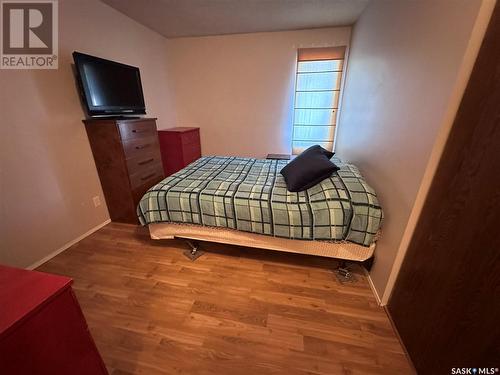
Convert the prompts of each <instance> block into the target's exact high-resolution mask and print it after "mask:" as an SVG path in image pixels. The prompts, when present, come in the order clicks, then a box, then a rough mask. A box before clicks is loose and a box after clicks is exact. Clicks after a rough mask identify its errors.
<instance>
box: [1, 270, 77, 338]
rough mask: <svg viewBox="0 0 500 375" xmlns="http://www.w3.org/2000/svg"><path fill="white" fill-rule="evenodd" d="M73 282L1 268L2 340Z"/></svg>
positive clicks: (33, 272)
mask: <svg viewBox="0 0 500 375" xmlns="http://www.w3.org/2000/svg"><path fill="white" fill-rule="evenodd" d="M71 282H72V280H71V279H70V278H69V277H64V276H58V275H51V274H48V273H42V272H37V271H27V270H22V269H18V268H13V267H7V266H2V265H0V306H1V307H0V336H1V335H2V334H4V333H5V332H7V331H8V330H9V328H11V327H13V326H14V325H15V324H16V323H17V322H19V321H20V320H22V319H23V318H24V317H25V316H27V315H29V314H30V313H31V312H32V311H34V310H35V309H36V308H37V307H38V306H40V305H42V304H44V303H45V302H46V301H47V300H49V299H50V298H51V297H52V296H53V295H55V294H57V293H58V292H59V291H60V290H63V289H65V288H67V287H69V286H70V285H71Z"/></svg>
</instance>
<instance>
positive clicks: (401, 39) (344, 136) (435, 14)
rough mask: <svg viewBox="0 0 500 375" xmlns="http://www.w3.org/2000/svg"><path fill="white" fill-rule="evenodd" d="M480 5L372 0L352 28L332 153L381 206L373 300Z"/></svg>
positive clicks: (465, 0)
mask: <svg viewBox="0 0 500 375" xmlns="http://www.w3.org/2000/svg"><path fill="white" fill-rule="evenodd" d="M480 3H481V1H480V0H454V1H449V0H438V1H437V0H425V1H424V0H421V1H413V2H407V1H406V2H403V1H397V0H393V1H378V0H376V1H374V2H372V3H371V4H370V5H369V6H368V8H367V9H366V10H365V11H364V13H363V14H362V16H361V18H360V20H359V21H358V23H357V24H356V25H355V27H354V30H353V38H352V46H351V51H350V56H349V67H348V72H347V78H346V84H345V91H344V100H343V104H342V105H343V108H342V113H341V117H340V125H339V129H338V135H337V136H338V138H337V144H336V151H337V152H338V154H339V155H340V157H342V158H344V159H348V160H350V161H352V162H354V163H355V164H357V165H358V166H359V167H360V169H361V171H362V173H363V174H364V175H365V177H366V179H367V180H368V182H369V183H370V184H371V185H372V186H373V187H374V188H375V190H376V191H377V194H378V196H379V198H380V201H381V204H382V206H383V208H384V212H385V216H386V219H385V223H384V227H383V233H382V237H381V239H380V240H379V242H378V246H377V252H376V261H375V265H374V267H373V269H372V272H371V278H372V281H373V283H374V286H375V288H376V290H377V292H378V294H379V296H382V294H383V293H384V290H385V287H386V284H387V280H388V277H389V274H390V273H391V269H392V265H393V263H394V259H395V257H396V253H397V251H398V247H399V244H400V242H401V239H402V236H403V233H404V231H405V228H406V225H407V222H408V218H409V215H410V213H411V210H412V207H413V205H414V202H415V198H416V195H417V191H418V190H419V187H420V185H421V182H422V177H423V174H424V171H425V169H426V166H427V162H428V160H429V156H430V153H431V150H432V148H433V145H434V142H435V140H436V137H437V134H438V132H439V130H440V128H441V126H442V123H443V121H444V120H445V115H446V112H447V108H448V106H449V105H450V100H451V98H452V93H453V90H454V88H455V85H456V82H457V79H458V73H459V69H460V67H461V64H462V60H463V58H464V54H465V51H466V48H467V45H468V41H469V38H470V35H471V31H472V28H473V25H474V22H475V19H476V16H477V14H478V10H479V6H480ZM455 100H456V99H455Z"/></svg>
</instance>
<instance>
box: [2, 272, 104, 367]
mask: <svg viewBox="0 0 500 375" xmlns="http://www.w3.org/2000/svg"><path fill="white" fill-rule="evenodd" d="M71 283H72V280H71V279H70V278H68V277H64V276H58V275H50V274H47V273H42V272H35V271H26V270H21V269H17V268H11V267H6V266H2V265H0V373H2V374H6V375H7V374H18V375H31V374H38V375H53V374H74V375H86V374H95V375H105V374H108V372H107V370H106V367H105V365H104V362H103V361H102V358H101V356H100V355H99V352H98V350H97V347H96V345H95V343H94V340H93V339H92V336H91V335H90V332H89V329H88V327H87V322H86V321H85V317H84V316H83V314H82V310H81V309H80V305H79V304H78V301H77V299H76V296H75V294H74V293H73V290H72V288H71Z"/></svg>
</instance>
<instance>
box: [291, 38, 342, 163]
mask: <svg viewBox="0 0 500 375" xmlns="http://www.w3.org/2000/svg"><path fill="white" fill-rule="evenodd" d="M345 50H346V47H345V46H343V47H329V48H301V49H299V50H298V53H297V77H296V83H295V105H294V121H293V134H292V153H293V154H294V155H296V154H299V153H301V152H302V151H303V150H305V149H306V148H308V147H310V146H312V145H315V144H319V145H321V146H322V147H324V148H326V149H327V150H332V149H333V138H334V135H335V126H336V123H337V111H338V104H339V97H340V90H341V82H342V72H343V68H344V56H345Z"/></svg>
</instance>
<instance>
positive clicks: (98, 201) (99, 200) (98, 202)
mask: <svg viewBox="0 0 500 375" xmlns="http://www.w3.org/2000/svg"><path fill="white" fill-rule="evenodd" d="M92 200H93V201H94V207H99V206H100V205H101V198H99V196H98V195H96V196H95V197H94V198H92Z"/></svg>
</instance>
